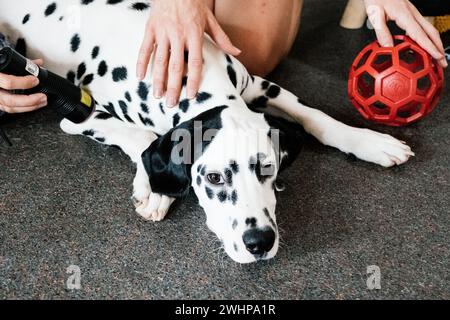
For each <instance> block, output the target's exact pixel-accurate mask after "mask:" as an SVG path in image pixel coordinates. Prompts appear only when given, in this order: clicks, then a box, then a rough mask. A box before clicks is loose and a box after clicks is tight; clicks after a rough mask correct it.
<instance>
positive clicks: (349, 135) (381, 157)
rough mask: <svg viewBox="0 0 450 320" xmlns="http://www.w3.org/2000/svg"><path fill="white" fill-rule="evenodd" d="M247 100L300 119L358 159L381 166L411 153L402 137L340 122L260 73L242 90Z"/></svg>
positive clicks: (313, 132) (314, 132)
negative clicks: (261, 76)
mask: <svg viewBox="0 0 450 320" xmlns="http://www.w3.org/2000/svg"><path fill="white" fill-rule="evenodd" d="M243 98H244V100H245V101H246V102H247V103H252V102H254V101H255V99H256V101H257V102H258V101H259V102H263V103H266V104H267V108H271V107H273V108H276V109H278V110H281V111H283V112H285V113H286V114H287V115H288V116H290V117H291V118H292V119H294V120H295V121H297V122H299V123H300V124H301V125H302V126H303V127H304V128H305V130H306V132H308V133H309V134H311V135H313V136H314V137H316V138H317V139H318V140H319V141H320V142H322V143H323V144H325V145H328V146H332V147H335V148H337V149H339V150H341V151H343V152H345V153H352V154H354V155H355V156H356V157H358V158H359V159H362V160H365V161H368V162H373V163H376V164H379V165H381V166H384V167H391V166H394V165H400V164H403V163H405V162H406V161H408V159H409V158H410V157H411V156H414V153H413V152H412V151H411V148H410V147H409V146H407V145H406V144H405V142H403V141H399V140H397V139H395V138H394V137H392V136H390V135H387V134H382V133H379V132H375V131H372V130H369V129H362V128H355V127H351V126H348V125H346V124H344V123H342V122H339V121H337V120H335V119H333V118H331V117H330V116H328V115H326V114H325V113H323V112H322V111H320V110H317V109H313V108H310V107H308V106H306V105H304V104H303V103H302V102H301V101H300V100H299V99H298V98H297V97H296V96H295V95H294V94H292V93H291V92H289V91H287V90H285V89H283V88H281V87H279V86H278V85H276V84H274V83H270V82H269V81H267V80H264V79H262V78H260V77H254V81H253V83H252V84H251V85H249V86H248V87H247V89H246V90H245V91H244V93H243Z"/></svg>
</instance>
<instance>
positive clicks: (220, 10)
mask: <svg viewBox="0 0 450 320" xmlns="http://www.w3.org/2000/svg"><path fill="white" fill-rule="evenodd" d="M208 1H209V4H210V6H211V8H213V10H214V13H215V15H216V17H217V20H218V21H219V23H220V25H221V26H222V28H223V29H224V30H225V32H226V33H227V35H228V36H229V37H230V39H231V41H232V42H233V44H234V45H235V46H237V47H238V48H239V49H241V50H242V53H241V54H240V55H239V56H238V57H237V58H238V59H239V60H240V61H241V62H242V63H243V64H244V65H245V66H246V67H247V69H248V70H249V72H250V73H252V74H256V75H259V76H265V75H267V74H268V73H269V72H271V71H272V70H273V69H274V68H275V67H276V66H277V65H278V63H279V62H280V61H281V59H283V58H284V57H285V56H286V55H287V54H288V53H289V50H290V49H291V47H292V44H293V43H294V41H295V37H296V35H297V31H298V28H299V24H300V14H301V10H302V7H303V0H245V1H243V0H226V1H215V0H208Z"/></svg>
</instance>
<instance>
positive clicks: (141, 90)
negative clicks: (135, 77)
mask: <svg viewBox="0 0 450 320" xmlns="http://www.w3.org/2000/svg"><path fill="white" fill-rule="evenodd" d="M137 94H138V95H139V97H140V98H141V99H142V100H144V101H147V97H148V87H147V85H146V84H145V83H144V82H142V81H141V82H139V87H138V89H137Z"/></svg>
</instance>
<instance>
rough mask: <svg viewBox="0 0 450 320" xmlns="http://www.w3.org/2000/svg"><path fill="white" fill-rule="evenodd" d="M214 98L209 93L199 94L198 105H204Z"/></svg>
mask: <svg viewBox="0 0 450 320" xmlns="http://www.w3.org/2000/svg"><path fill="white" fill-rule="evenodd" d="M211 97H212V95H211V94H209V93H208V92H199V93H198V94H197V99H196V100H197V102H198V103H203V102H205V101H207V100H208V99H210V98H211Z"/></svg>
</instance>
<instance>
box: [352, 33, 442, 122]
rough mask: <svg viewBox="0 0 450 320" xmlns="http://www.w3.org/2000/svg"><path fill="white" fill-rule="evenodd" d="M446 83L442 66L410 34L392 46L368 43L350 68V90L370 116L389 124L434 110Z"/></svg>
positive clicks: (411, 118)
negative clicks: (384, 46) (385, 46)
mask: <svg viewBox="0 0 450 320" xmlns="http://www.w3.org/2000/svg"><path fill="white" fill-rule="evenodd" d="M443 87H444V73H443V70H442V67H441V66H440V65H439V64H438V62H437V61H436V60H435V59H433V58H432V57H431V56H430V55H429V54H428V53H427V52H426V51H425V50H424V49H422V48H421V47H420V46H419V45H418V44H417V43H415V42H414V41H413V40H411V39H410V38H409V37H407V36H395V45H394V47H392V48H383V47H381V46H380V45H379V43H378V42H377V41H375V42H373V43H372V44H370V45H368V46H367V47H365V48H364V49H363V50H362V51H361V52H360V53H359V54H358V56H357V57H356V59H355V61H354V62H353V64H352V67H351V70H350V76H349V81H348V94H349V96H350V100H351V102H352V103H353V105H354V106H355V107H356V109H357V110H358V111H359V112H360V113H361V114H362V116H363V117H364V118H365V119H367V120H371V121H374V122H377V123H382V124H386V125H390V126H403V125H408V124H410V123H413V122H415V121H418V120H420V119H422V118H424V117H425V116H427V115H428V114H430V112H432V111H433V110H434V108H435V107H436V105H437V103H438V101H439V97H440V95H441V93H442V90H443Z"/></svg>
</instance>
